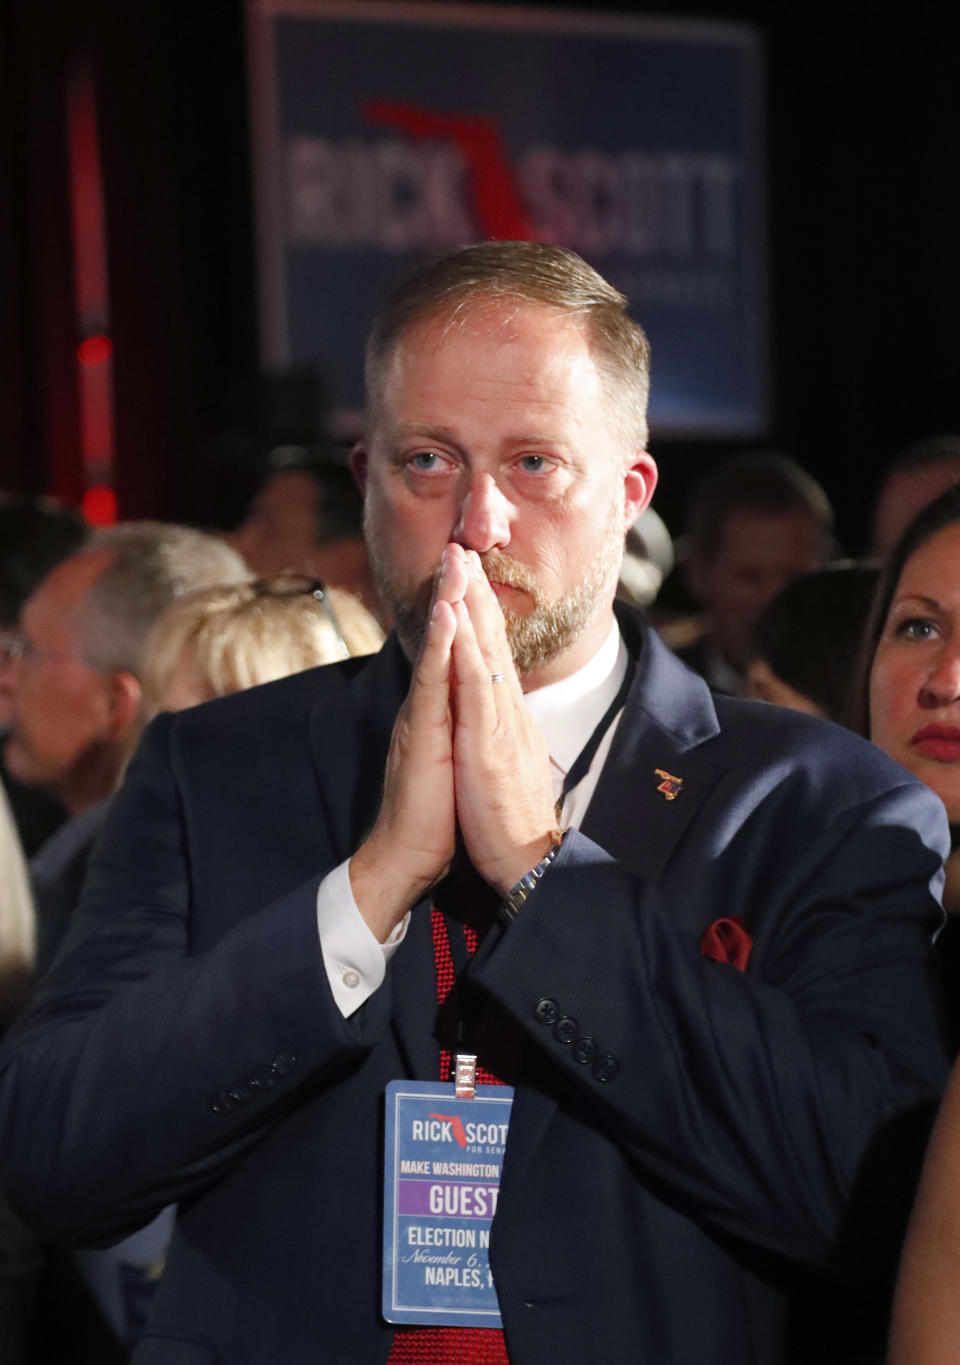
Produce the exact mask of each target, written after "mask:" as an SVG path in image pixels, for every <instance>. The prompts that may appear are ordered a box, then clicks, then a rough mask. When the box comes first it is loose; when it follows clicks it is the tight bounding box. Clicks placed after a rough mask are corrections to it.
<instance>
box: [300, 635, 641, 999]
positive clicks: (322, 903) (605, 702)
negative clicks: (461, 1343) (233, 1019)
mask: <svg viewBox="0 0 960 1365" xmlns="http://www.w3.org/2000/svg"><path fill="white" fill-rule="evenodd" d="M627 664H628V655H627V647H626V645H625V644H624V643H623V639H622V638H621V635H620V631H619V629H618V627H617V624H616V622H614V623H613V625H612V626H611V628H610V633H609V635H608V636H607V638H606V640H605V641H604V643H603V644H602V645H601V646H600V648H599V649H598V650H597V652H596V654H594V656H593V658H592V659H590V660H589V662H588V663H586V664H584V666H583V667H582V668H580V669H578V670H577V671H576V673H571V675H570V676H569V677H568V678H561V679H560V681H559V682H555V683H550V684H548V685H547V686H546V687H540V688H538V689H537V690H536V691H535V692H527V693H525V694H524V698H523V700H524V704H525V706H526V708H527V711H528V712H529V713H530V715H531V716H532V718H533V719H534V720H535V721H536V723H537V724H538V725H539V727H540V729H541V731H542V732H543V736H544V738H545V739H546V741H547V748H548V750H549V753H550V768H551V772H552V775H553V789H554V794H555V796H556V797H558V798H559V796H560V793H561V791H562V789H563V780H564V778H565V777H566V775H567V772H568V771H569V769H570V768H571V767H572V766H573V764H574V762H575V761H576V758H577V755H578V754H579V753H580V752H581V750H582V749H583V748H584V746H585V745H586V743H587V741H588V740H589V739H590V736H591V735H592V734H593V732H594V730H595V729H596V727H597V726H598V725H599V724H600V721H601V720H602V719H603V716H604V715H605V713H606V711H607V709H608V708H609V707H610V705H611V704H612V702H613V700H614V698H615V697H616V695H617V693H618V692H619V690H620V686H621V684H622V682H623V678H624V675H625V673H626V671H627ZM621 714H622V710H621V711H618V712H617V714H616V716H614V718H613V721H612V722H611V724H610V725H609V726H608V728H607V732H606V734H605V735H604V736H603V739H602V740H601V742H600V745H599V747H598V748H597V752H596V753H595V754H594V756H593V760H592V762H591V764H590V767H589V769H588V770H587V773H586V776H585V777H583V778H582V779H581V780H580V782H578V783H577V785H576V787H574V788H573V790H572V791H570V792H569V793H568V794H567V796H566V797H565V799H564V803H563V810H562V813H561V818H560V823H561V825H562V826H563V828H564V829H567V828H576V827H577V826H578V825H579V824H580V822H581V821H582V819H583V817H584V814H585V813H586V809H587V806H588V805H589V804H590V798H591V797H592V796H593V793H594V790H595V788H596V785H597V780H598V778H599V776H600V773H601V771H602V769H603V765H604V763H605V762H606V758H607V754H608V753H609V752H610V745H611V743H612V742H613V736H614V732H615V731H616V728H617V725H618V724H619V722H620V716H621ZM409 919H410V915H409V912H408V913H407V914H406V915H405V916H404V918H403V919H402V920H401V921H400V923H399V924H398V925H397V927H396V929H394V931H393V933H392V934H391V935H390V937H389V938H388V939H387V941H386V942H385V943H380V942H379V940H378V939H377V938H376V937H375V936H374V934H373V933H372V932H371V931H370V929H369V927H368V925H367V922H366V920H365V919H364V918H363V916H362V915H361V913H360V911H359V909H358V908H357V903H356V901H355V900H354V898H353V891H352V889H351V886H350V860H349V859H347V861H346V862H344V863H341V864H340V865H339V867H335V868H334V869H333V871H332V872H330V873H328V874H327V876H326V877H324V879H323V881H322V882H321V883H320V887H319V890H318V892H317V928H318V931H319V934H320V948H321V951H322V953H323V963H324V967H325V969H326V973H327V978H328V980H329V982H330V989H331V990H332V992H333V998H334V1000H335V1001H336V1003H337V1007H338V1008H339V1010H340V1012H341V1013H342V1014H343V1016H344V1018H349V1016H350V1015H351V1014H353V1013H354V1011H355V1010H358V1009H359V1008H360V1006H361V1005H362V1004H363V1003H364V1001H365V1000H366V999H367V998H368V997H369V996H371V995H372V994H373V992H374V991H375V990H377V989H378V987H380V986H381V985H382V984H383V978H384V976H385V974H386V969H387V963H388V962H389V961H390V959H391V957H392V956H393V954H394V953H395V952H396V950H397V948H398V947H399V945H400V943H401V942H402V941H403V937H404V935H405V933H406V931H407V924H408V922H409Z"/></svg>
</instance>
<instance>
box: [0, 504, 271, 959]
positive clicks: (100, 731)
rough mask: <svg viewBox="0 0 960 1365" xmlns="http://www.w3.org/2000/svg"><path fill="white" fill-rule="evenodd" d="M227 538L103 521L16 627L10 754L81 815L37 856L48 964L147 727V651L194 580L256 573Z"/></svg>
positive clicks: (3, 677)
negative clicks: (143, 708)
mask: <svg viewBox="0 0 960 1365" xmlns="http://www.w3.org/2000/svg"><path fill="white" fill-rule="evenodd" d="M248 576H249V575H248V572H247V570H246V568H245V566H244V564H243V562H242V560H241V559H240V557H239V556H238V555H237V554H236V552H235V551H234V550H232V549H230V547H229V546H228V545H226V544H224V542H223V541H221V540H219V539H217V538H215V537H213V536H208V535H205V534H203V533H202V532H200V531H193V530H189V529H187V528H185V527H179V526H164V525H160V524H157V523H152V522H139V523H138V522H131V523H129V524H127V525H120V526H117V527H114V528H112V529H110V530H106V531H102V532H100V533H99V534H97V535H96V536H94V537H93V539H92V540H90V541H89V542H88V543H87V545H86V546H85V548H84V549H82V550H80V551H79V552H78V553H76V554H73V555H71V556H70V557H69V558H68V559H65V560H64V561H63V562H61V563H60V564H58V565H57V567H56V568H54V569H53V570H51V572H50V573H49V574H48V575H47V576H46V577H45V578H44V579H42V581H41V582H40V583H39V585H38V586H37V587H36V588H35V589H34V591H33V592H32V593H31V594H30V596H29V598H28V599H27V601H26V602H25V604H24V606H23V609H22V611H21V613H20V621H19V625H18V626H17V627H16V629H15V630H14V631H12V632H9V633H8V635H7V637H6V657H5V659H4V661H3V667H2V669H0V700H2V703H3V705H4V707H5V709H6V711H7V715H8V721H9V724H8V729H7V736H6V742H5V745H4V758H5V761H6V764H7V767H8V768H9V771H10V772H11V774H12V775H13V777H14V778H15V779H16V780H17V781H18V782H20V783H21V784H22V785H23V786H25V787H30V788H33V789H35V790H37V791H41V792H44V793H45V794H46V795H48V796H50V797H53V798H54V799H55V800H57V801H59V802H61V803H62V805H63V806H64V808H65V809H66V811H67V813H68V816H69V819H68V820H67V822H66V824H64V825H63V826H62V828H60V829H59V830H57V832H56V833H55V834H54V835H52V836H51V838H49V839H48V840H47V841H46V842H45V843H44V844H43V846H42V847H41V848H40V849H39V850H38V852H37V853H36V854H35V855H34V857H33V859H32V861H31V880H32V884H33V890H34V898H35V900H36V905H37V920H38V948H37V966H38V970H39V971H40V972H43V971H44V970H45V969H46V968H47V967H48V966H49V965H50V961H51V959H52V957H53V955H54V954H55V952H56V950H57V948H58V947H59V945H60V942H61V941H62V939H63V936H64V934H65V933H66V929H67V926H68V922H69V918H70V915H71V913H72V910H73V907H74V905H75V904H76V901H77V898H78V896H79V894H80V888H81V886H82V883H83V877H84V873H85V870H86V864H87V858H88V857H89V854H90V850H91V847H92V845H93V842H94V840H95V838H96V835H97V833H98V832H99V829H100V825H101V824H102V822H103V817H104V814H105V810H106V804H107V801H108V799H109V797H110V796H111V795H112V794H113V791H114V790H115V788H116V786H117V784H118V782H119V781H120V778H121V776H122V774H123V770H124V767H125V766H126V763H127V760H128V759H129V757H130V754H131V753H132V751H133V748H134V746H135V744H136V741H137V739H138V738H139V734H140V681H139V676H138V674H139V668H140V659H141V656H142V653H143V647H144V644H145V642H146V638H147V635H148V633H149V631H150V627H151V625H152V624H153V622H154V620H155V619H156V618H157V616H159V614H160V612H161V611H163V609H164V607H166V606H167V605H168V604H169V603H170V602H172V601H173V600H174V599H175V598H177V597H180V596H182V595H183V594H184V593H185V592H189V591H190V590H191V589H193V588H202V587H211V586H213V585H215V584H218V583H223V582H236V581H238V580H240V579H243V578H246V577H248Z"/></svg>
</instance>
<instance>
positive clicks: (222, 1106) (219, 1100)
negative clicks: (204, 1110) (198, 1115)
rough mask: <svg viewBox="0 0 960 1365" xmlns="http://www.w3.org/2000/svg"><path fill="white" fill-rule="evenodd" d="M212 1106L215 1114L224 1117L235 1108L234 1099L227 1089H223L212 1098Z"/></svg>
mask: <svg viewBox="0 0 960 1365" xmlns="http://www.w3.org/2000/svg"><path fill="white" fill-rule="evenodd" d="M210 1108H211V1109H212V1110H213V1112H214V1113H215V1114H217V1115H219V1116H220V1117H221V1118H222V1117H223V1115H224V1114H229V1113H230V1110H231V1109H232V1108H233V1100H232V1099H231V1098H230V1096H229V1095H228V1094H227V1092H226V1091H225V1090H221V1091H220V1092H219V1093H218V1094H216V1095H214V1096H213V1098H212V1099H211V1101H210Z"/></svg>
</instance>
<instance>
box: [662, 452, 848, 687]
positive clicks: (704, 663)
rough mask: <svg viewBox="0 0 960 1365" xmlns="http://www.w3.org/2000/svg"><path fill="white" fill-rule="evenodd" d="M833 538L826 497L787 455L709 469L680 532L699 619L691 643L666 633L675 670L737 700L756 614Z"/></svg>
mask: <svg viewBox="0 0 960 1365" xmlns="http://www.w3.org/2000/svg"><path fill="white" fill-rule="evenodd" d="M832 531H833V513H832V510H831V507H830V503H829V501H828V499H827V495H826V493H824V491H823V489H822V488H821V487H820V485H819V484H818V483H817V482H816V480H815V479H813V478H812V477H811V476H810V475H809V474H807V473H806V472H805V470H803V469H801V468H800V466H799V465H798V464H797V463H796V462H795V461H794V460H792V459H790V458H789V456H786V455H782V454H779V453H777V452H760V453H749V452H748V453H745V454H742V455H733V456H730V457H729V458H728V459H725V460H722V461H720V463H719V464H717V465H715V466H714V467H713V468H712V469H711V470H710V471H709V472H708V473H707V474H706V475H705V476H704V477H703V478H702V479H701V480H700V482H699V483H698V484H697V485H696V487H695V489H694V491H693V495H692V497H691V500H690V506H689V512H688V516H687V526H686V541H687V543H686V562H685V568H686V576H687V581H688V584H689V586H690V589H691V592H692V593H693V595H694V597H695V598H696V599H697V601H699V602H700V603H701V604H702V607H703V610H704V620H703V622H702V623H701V624H700V626H699V628H698V629H697V633H696V635H695V638H694V639H693V640H692V641H690V642H687V641H682V639H681V638H680V637H679V636H678V634H677V632H676V627H675V626H671V628H670V630H669V631H665V636H666V637H667V638H668V640H669V641H670V642H671V643H673V642H674V640H675V639H676V640H677V643H676V653H677V654H678V655H679V657H680V658H681V659H682V660H683V661H684V663H685V664H687V665H689V667H691V668H693V669H695V670H696V671H697V672H698V673H700V674H702V675H703V677H705V678H706V680H707V682H708V683H709V684H710V686H711V687H713V688H715V689H716V690H718V691H720V692H730V693H734V694H738V693H739V692H740V691H741V689H742V687H743V683H744V678H745V674H746V669H747V665H748V663H749V662H750V654H751V647H752V642H753V632H754V628H755V626H756V624H757V621H758V620H759V618H760V614H761V612H762V611H763V609H764V607H765V606H766V605H767V603H768V602H770V601H771V600H772V598H774V597H775V596H776V595H777V593H778V592H779V591H780V590H781V588H785V587H786V585H787V584H788V583H790V582H791V581H792V580H793V579H794V578H799V576H800V575H801V574H804V573H809V572H810V571H811V570H812V569H815V568H817V567H818V566H819V565H821V564H823V563H824V562H825V561H826V559H827V558H828V557H829V554H830V549H831V543H832V541H831V537H832Z"/></svg>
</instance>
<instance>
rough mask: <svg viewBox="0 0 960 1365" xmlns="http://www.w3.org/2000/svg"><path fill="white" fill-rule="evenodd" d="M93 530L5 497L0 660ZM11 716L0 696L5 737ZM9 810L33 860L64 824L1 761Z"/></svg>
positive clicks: (0, 533) (51, 506)
mask: <svg viewBox="0 0 960 1365" xmlns="http://www.w3.org/2000/svg"><path fill="white" fill-rule="evenodd" d="M87 533H88V528H87V526H86V524H85V522H84V520H83V518H82V517H81V516H80V514H79V513H78V512H75V511H74V510H73V509H72V508H70V507H62V506H61V505H60V504H59V503H57V502H54V500H53V499H52V498H43V497H35V496H33V495H32V494H15V493H0V661H2V657H3V650H4V639H5V638H6V633H7V632H8V631H9V630H11V629H12V628H13V627H14V626H15V625H16V623H17V618H18V617H19V615H20V608H21V607H22V606H23V604H24V602H25V601H26V600H27V598H28V597H29V596H30V593H31V592H32V591H33V589H34V588H35V587H36V586H37V584H38V583H39V582H40V580H41V578H43V577H44V575H45V574H47V573H49V572H50V570H51V569H52V568H53V566H54V565H55V564H59V563H60V561H61V560H62V559H66V557H67V555H71V554H73V553H74V552H75V551H76V550H79V549H80V546H81V545H82V544H83V542H84V540H85V539H86V537H87ZM8 721H9V717H8V715H7V705H6V701H5V699H4V696H3V694H2V693H0V737H2V735H3V732H4V731H5V730H6V727H7V724H8ZM0 774H2V778H3V782H4V785H5V787H6V789H7V795H8V796H9V798H10V807H11V810H12V812H13V818H14V821H15V822H16V826H17V833H18V834H19V836H20V842H21V844H22V845H23V850H24V852H25V853H26V855H27V856H28V857H29V856H30V855H31V854H32V853H35V852H36V850H37V849H38V848H39V847H40V845H41V844H42V843H43V841H44V840H45V839H47V838H49V836H50V835H51V834H52V833H53V831H54V830H55V829H56V828H57V826H58V825H59V824H60V823H61V822H62V821H63V819H64V815H65V811H64V809H63V807H62V806H61V805H60V804H59V802H57V801H54V800H53V799H52V798H51V797H49V796H47V795H45V794H44V793H43V792H40V791H35V790H34V789H33V788H31V787H25V786H23V784H22V783H20V782H17V781H16V780H15V778H13V777H12V776H11V775H10V773H9V772H8V771H7V769H6V764H5V763H4V762H3V760H2V759H0Z"/></svg>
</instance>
